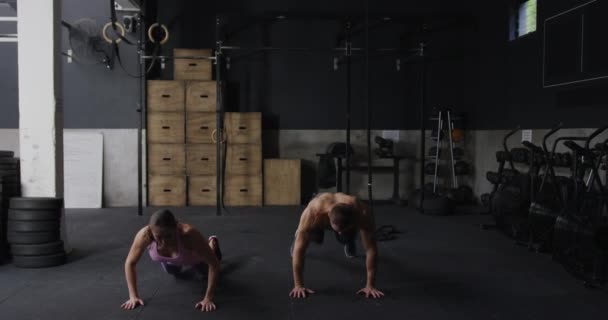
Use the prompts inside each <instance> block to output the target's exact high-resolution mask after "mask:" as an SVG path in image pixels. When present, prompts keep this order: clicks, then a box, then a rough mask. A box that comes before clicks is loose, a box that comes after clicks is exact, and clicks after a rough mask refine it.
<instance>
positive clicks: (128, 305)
mask: <svg viewBox="0 0 608 320" xmlns="http://www.w3.org/2000/svg"><path fill="white" fill-rule="evenodd" d="M139 305H142V306H143V305H144V301H143V300H141V299H140V298H137V297H135V298H129V300H127V302H125V303H123V304H122V305H121V306H120V307H121V308H123V309H125V310H133V309H135V308H137V306H139Z"/></svg>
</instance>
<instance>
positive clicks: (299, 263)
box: [292, 229, 310, 288]
mask: <svg viewBox="0 0 608 320" xmlns="http://www.w3.org/2000/svg"><path fill="white" fill-rule="evenodd" d="M309 242H310V240H309V235H308V232H307V231H306V230H299V229H298V231H297V233H296V239H295V241H294V244H293V258H292V264H293V283H294V287H295V288H302V287H304V281H303V276H302V273H303V271H304V256H305V254H306V249H307V248H308V244H309Z"/></svg>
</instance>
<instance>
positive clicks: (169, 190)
mask: <svg viewBox="0 0 608 320" xmlns="http://www.w3.org/2000/svg"><path fill="white" fill-rule="evenodd" d="M210 55H211V50H194V49H175V51H174V56H175V57H199V56H210ZM216 99H217V88H216V83H215V81H212V66H211V62H210V60H200V59H176V60H175V68H174V80H170V81H166V80H164V81H163V80H153V81H148V148H149V151H148V166H149V169H148V173H149V176H148V190H149V193H150V196H149V201H150V205H152V206H184V205H186V204H188V205H192V206H206V205H215V204H216V202H217V201H216V198H217V197H216V195H217V193H216V192H217V191H216V190H217V174H218V172H217V162H216V161H217V160H216V159H217V157H216V154H217V147H216V143H215V138H217V136H218V134H217V132H216V116H217V113H216ZM221 139H222V140H227V144H228V148H227V151H226V152H227V154H226V171H225V174H226V176H225V182H224V183H225V185H224V203H225V204H226V205H229V206H260V205H262V116H261V114H260V113H257V112H252V113H225V115H224V134H222V135H221ZM221 149H222V151H221V152H222V155H223V152H224V145H222V147H221Z"/></svg>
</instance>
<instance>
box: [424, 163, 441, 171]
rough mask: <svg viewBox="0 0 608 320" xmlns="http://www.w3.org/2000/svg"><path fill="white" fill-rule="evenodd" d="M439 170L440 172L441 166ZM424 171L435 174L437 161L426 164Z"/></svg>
mask: <svg viewBox="0 0 608 320" xmlns="http://www.w3.org/2000/svg"><path fill="white" fill-rule="evenodd" d="M437 169H438V172H437V173H439V168H437ZM424 173H426V174H435V163H434V162H429V163H427V164H426V165H425V166H424Z"/></svg>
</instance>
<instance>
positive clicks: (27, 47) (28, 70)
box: [17, 0, 72, 253]
mask: <svg viewBox="0 0 608 320" xmlns="http://www.w3.org/2000/svg"><path fill="white" fill-rule="evenodd" d="M17 37H18V40H17V43H18V45H17V51H18V52H17V64H18V67H19V153H20V159H21V190H22V193H23V196H25V197H63V105H62V99H61V94H62V82H63V79H62V78H63V77H62V69H61V0H18V1H17ZM61 239H62V240H63V243H64V249H65V251H66V252H68V253H69V252H71V251H72V248H71V247H70V245H69V244H68V239H67V228H66V223H65V213H64V212H62V215H61Z"/></svg>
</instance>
